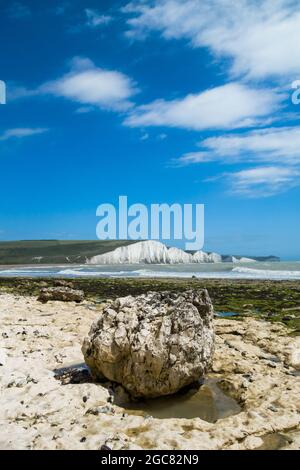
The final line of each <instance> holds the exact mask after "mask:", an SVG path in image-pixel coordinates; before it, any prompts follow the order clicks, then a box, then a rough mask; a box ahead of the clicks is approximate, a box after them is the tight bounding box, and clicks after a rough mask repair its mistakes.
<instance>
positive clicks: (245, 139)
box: [178, 126, 300, 165]
mask: <svg viewBox="0 0 300 470" xmlns="http://www.w3.org/2000/svg"><path fill="white" fill-rule="evenodd" d="M199 147H200V148H201V150H200V151H199V152H191V153H187V154H185V155H183V156H182V157H180V158H179V159H178V163H181V164H194V163H203V162H211V161H221V162H222V163H234V162H236V161H242V162H251V161H257V162H277V163H284V164H288V165H295V164H300V127H297V126H295V127H279V128H267V129H260V130H255V131H251V132H246V133H243V134H229V135H225V136H220V137H210V138H208V139H205V140H203V141H202V142H200V143H199Z"/></svg>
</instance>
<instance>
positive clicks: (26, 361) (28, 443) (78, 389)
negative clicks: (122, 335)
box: [0, 292, 300, 449]
mask: <svg viewBox="0 0 300 470" xmlns="http://www.w3.org/2000/svg"><path fill="white" fill-rule="evenodd" d="M102 308H103V304H101V303H99V302H94V301H93V300H90V299H88V300H85V301H84V302H83V303H81V304H76V303H75V302H70V303H64V302H57V301H49V302H48V303H47V304H42V303H41V302H38V301H37V299H36V297H35V296H24V295H19V294H16V293H5V292H2V293H1V295H0V315H1V333H0V334H1V361H0V362H1V363H2V365H1V366H0V371H1V377H0V387H1V410H0V448H1V449H100V448H101V446H103V445H104V446H108V447H109V448H111V449H272V448H282V449H299V448H300V414H299V411H300V376H299V368H300V364H299V350H300V344H299V341H300V338H299V337H297V336H296V337H293V336H291V334H290V333H291V330H289V329H287V328H286V327H285V326H284V325H282V324H279V323H270V322H266V321H261V320H257V319H254V318H251V317H245V318H243V319H240V320H239V321H236V320H230V319H220V318H217V319H215V320H214V323H215V330H216V351H215V357H214V363H213V368H212V371H211V373H210V375H209V380H214V381H215V382H216V383H217V387H218V389H219V390H221V391H222V392H223V393H224V394H226V395H227V396H230V397H231V399H233V400H235V402H236V403H237V404H238V405H239V407H240V411H239V412H238V413H237V412H235V414H231V415H229V416H226V417H224V418H221V419H218V420H217V421H216V422H209V421H206V420H205V419H201V418H200V417H195V418H193V419H184V418H172V417H170V418H168V419H166V418H164V419H159V418H154V417H152V416H151V415H149V414H147V413H146V412H144V413H143V412H142V411H141V410H134V409H132V408H134V406H133V407H129V406H126V405H124V403H123V404H122V394H123V390H122V388H121V387H115V386H114V385H113V384H112V383H109V382H106V383H103V384H96V383H94V382H93V381H92V380H91V377H90V376H89V374H88V372H87V371H86V370H85V368H84V367H83V366H78V365H76V364H80V363H82V360H83V359H82V353H81V351H80V348H81V344H82V340H83V338H84V337H85V336H86V335H87V333H88V331H89V328H90V325H91V323H92V321H93V320H95V318H98V316H99V313H100V311H101V309H102ZM58 371H60V373H58ZM204 386H205V385H204ZM200 390H201V388H200ZM214 393H215V392H214V391H212V399H214V400H217V398H216V396H214ZM195 396H196V395H195ZM123 401H124V399H123ZM215 404H216V405H217V404H218V403H217V402H216V403H215Z"/></svg>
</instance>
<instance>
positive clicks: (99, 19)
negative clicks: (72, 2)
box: [85, 8, 113, 28]
mask: <svg viewBox="0 0 300 470" xmlns="http://www.w3.org/2000/svg"><path fill="white" fill-rule="evenodd" d="M85 14H86V18H87V21H86V26H88V27H89V28H98V27H99V26H104V25H107V24H109V23H110V22H111V21H112V20H113V18H112V16H110V15H103V14H101V13H99V12H98V11H97V10H92V9H90V8H86V9H85Z"/></svg>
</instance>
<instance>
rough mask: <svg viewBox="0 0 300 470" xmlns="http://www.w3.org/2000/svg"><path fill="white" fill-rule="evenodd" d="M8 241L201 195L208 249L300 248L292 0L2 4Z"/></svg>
mask: <svg viewBox="0 0 300 470" xmlns="http://www.w3.org/2000/svg"><path fill="white" fill-rule="evenodd" d="M0 10H1V11H0V14H1V31H0V38H1V45H2V47H1V54H0V79H1V80H4V81H5V82H6V84H7V92H8V97H7V104H6V105H0V158H1V167H2V172H1V176H2V177H1V186H0V197H1V212H0V239H2V240H12V239H33V238H39V239H41V238H60V239H94V238H96V232H95V230H96V224H97V218H96V215H95V214H96V208H97V206H98V205H99V204H101V203H106V202H109V203H117V201H118V196H119V195H127V196H128V198H129V203H132V204H133V203H136V202H140V203H144V204H147V205H149V204H151V203H163V202H165V203H174V202H177V203H203V204H205V215H206V223H205V240H206V241H205V246H204V248H205V249H206V250H207V251H212V250H213V251H217V252H221V253H224V254H225V253H234V254H244V255H254V254H257V255H265V254H266V255H267V254H275V255H279V256H281V257H283V258H299V259H300V247H299V229H300V222H299V219H300V218H299V201H300V197H299V196H300V124H299V112H300V105H299V106H298V107H297V106H296V105H295V104H293V103H292V100H291V97H292V93H293V90H292V83H293V82H294V81H296V80H298V79H300V48H299V47H298V44H299V35H300V33H299V31H300V6H299V2H296V1H294V0H276V1H274V0H272V1H271V0H264V1H261V0H256V1H250V0H241V1H240V2H236V1H233V0H222V1H221V0H201V1H200V0H186V1H183V0H180V1H179V0H157V1H142V2H141V1H136V0H134V1H132V2H129V1H126V0H125V1H119V2H118V1H113V2H112V1H104V0H101V1H100V0H90V1H81V0H72V1H69V2H68V1H65V2H64V1H63V0H58V1H56V0H51V1H50V0H44V1H43V2H37V1H34V0H24V1H22V2H13V1H5V0H2V1H1V5H0Z"/></svg>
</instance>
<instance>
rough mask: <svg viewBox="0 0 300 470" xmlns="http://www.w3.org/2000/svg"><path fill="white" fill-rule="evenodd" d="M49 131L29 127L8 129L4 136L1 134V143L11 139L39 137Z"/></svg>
mask: <svg viewBox="0 0 300 470" xmlns="http://www.w3.org/2000/svg"><path fill="white" fill-rule="evenodd" d="M48 130H49V129H46V128H42V127H36V128H29V127H17V128H14V129H7V130H6V131H4V132H3V134H0V141H5V140H9V139H13V138H15V139H21V138H23V137H30V136H32V135H37V134H44V133H45V132H47V131H48Z"/></svg>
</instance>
